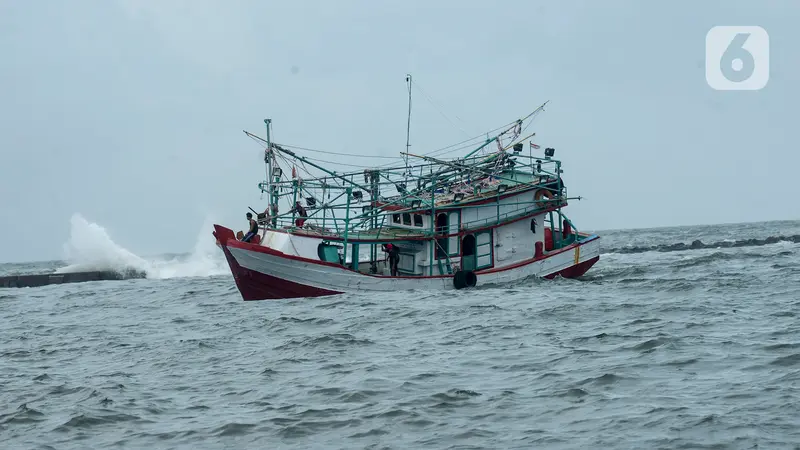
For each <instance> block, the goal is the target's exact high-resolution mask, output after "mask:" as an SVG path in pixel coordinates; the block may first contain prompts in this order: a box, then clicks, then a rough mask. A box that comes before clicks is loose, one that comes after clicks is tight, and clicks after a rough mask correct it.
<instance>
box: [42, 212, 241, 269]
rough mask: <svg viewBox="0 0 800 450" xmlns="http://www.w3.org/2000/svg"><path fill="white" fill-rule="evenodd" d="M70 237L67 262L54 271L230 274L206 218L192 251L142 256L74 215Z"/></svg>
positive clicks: (65, 245) (65, 258)
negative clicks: (149, 257)
mask: <svg viewBox="0 0 800 450" xmlns="http://www.w3.org/2000/svg"><path fill="white" fill-rule="evenodd" d="M70 224H71V231H70V238H69V240H68V241H67V243H66V244H64V261H65V262H66V263H67V264H68V265H67V266H65V267H61V268H59V269H57V270H56V271H55V272H56V273H70V272H84V271H115V272H119V273H123V274H130V273H132V272H134V273H135V272H139V273H144V274H145V275H146V277H147V278H160V279H163V278H178V277H205V276H213V275H224V274H227V273H230V271H229V270H228V267H227V264H226V262H225V257H224V255H223V254H222V251H221V250H219V248H217V246H216V245H215V244H214V239H213V238H212V237H211V233H210V231H209V230H211V229H212V225H213V223H212V221H211V220H208V219H207V220H206V221H205V223H204V224H203V227H202V228H201V230H200V233H199V235H198V237H197V242H196V244H195V247H194V249H193V250H192V251H191V253H189V254H186V255H179V256H172V257H162V258H152V259H145V258H142V257H140V256H138V255H136V254H134V253H133V252H131V251H129V250H128V249H126V248H123V247H122V246H120V245H119V244H117V243H115V242H114V241H113V240H112V239H111V237H110V236H109V234H108V232H107V231H106V229H105V228H103V227H102V226H100V225H98V224H96V223H94V222H89V221H88V220H86V219H85V218H84V217H83V216H82V215H80V214H73V216H72V218H71V220H70Z"/></svg>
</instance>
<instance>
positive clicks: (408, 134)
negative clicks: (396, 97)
mask: <svg viewBox="0 0 800 450" xmlns="http://www.w3.org/2000/svg"><path fill="white" fill-rule="evenodd" d="M406 83H408V124H407V125H406V153H408V149H409V147H410V146H411V140H410V139H411V74H406ZM405 160H406V167H408V156H406V157H405Z"/></svg>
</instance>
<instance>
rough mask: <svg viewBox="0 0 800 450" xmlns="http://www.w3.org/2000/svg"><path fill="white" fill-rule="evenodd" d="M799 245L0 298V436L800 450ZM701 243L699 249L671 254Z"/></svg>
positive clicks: (683, 232) (23, 444)
mask: <svg viewBox="0 0 800 450" xmlns="http://www.w3.org/2000/svg"><path fill="white" fill-rule="evenodd" d="M797 225H798V224H790V225H789V226H787V228H786V230H788V231H784V229H781V230H779V231H778V232H774V231H773V230H772V229H773V228H775V227H776V226H775V225H770V226H769V227H768V228H767V227H765V228H763V229H762V228H759V226H758V225H747V229H746V230H744V231H745V232H743V231H742V229H743V228H744V227H742V226H739V227H738V228H736V227H726V226H721V227H716V228H703V227H690V228H686V229H676V230H670V231H669V235H668V237H666V238H663V237H660V234H661V233H662V231H658V232H653V231H630V232H625V233H617V234H616V235H615V234H613V233H609V234H607V235H606V236H605V237H604V238H605V242H607V243H608V244H607V245H608V247H609V248H610V249H612V250H614V252H609V253H606V254H604V255H603V256H601V258H600V261H599V262H598V263H597V265H596V266H595V267H593V268H592V270H591V271H590V272H589V273H588V274H587V275H586V276H585V277H584V278H582V279H569V280H568V279H555V280H552V281H543V280H530V281H525V282H521V283H517V284H515V285H514V286H497V287H484V288H483V289H480V290H475V291H463V293H462V295H440V293H436V292H422V291H414V292H387V293H381V294H379V295H374V294H356V295H340V296H333V297H325V298H317V299H296V300H289V301H266V302H243V301H242V300H241V297H240V296H239V293H238V291H237V290H236V288H235V286H234V284H233V280H231V279H228V278H215V277H198V278H192V279H188V278H180V277H176V278H172V279H170V280H134V281H131V282H119V283H91V284H90V283H86V284H74V285H56V286H47V287H44V288H40V289H21V290H15V291H13V294H8V295H6V293H4V296H0V299H2V306H3V308H2V312H0V314H2V318H3V319H4V322H3V323H4V324H5V326H4V327H0V360H2V361H8V364H0V382H1V383H2V386H3V389H0V435H2V437H3V444H4V445H5V446H7V447H8V448H51V447H57V448H59V449H62V448H64V449H79V448H86V447H87V445H88V446H90V447H97V448H115V447H123V448H124V447H131V448H147V447H151V448H167V447H168V448H176V449H181V450H182V449H195V448H264V447H269V448H306V447H315V448H442V449H455V448H569V449H572V448H575V449H578V448H581V449H583V448H692V449H694V448H795V447H796V445H797V442H800V429H798V427H797V423H796V422H797V420H796V417H800V392H798V391H797V390H796V389H793V386H795V385H797V383H798V382H800V339H798V336H799V335H800V326H799V325H798V322H797V317H798V313H797V311H800V300H798V299H800V269H798V267H800V252H799V251H798V247H797V246H796V239H795V238H794V236H796V231H795V230H796V229H797ZM90 228H93V227H90ZM95 230H96V229H95ZM204 231H206V232H205V233H204V234H208V233H207V230H204ZM715 233H719V234H715ZM202 234H203V233H201V236H202ZM687 236H689V237H690V238H687ZM731 236H739V237H737V238H734V239H730V237H731ZM695 237H702V238H703V240H704V241H705V242H711V243H712V244H705V243H703V242H701V243H699V244H695V245H694V247H695V248H686V249H685V250H690V251H686V252H684V253H681V252H680V251H678V250H673V251H671V250H670V249H672V248H675V244H674V243H675V242H678V241H680V240H681V239H684V238H687V239H689V241H688V242H689V243H687V244H685V245H686V246H687V247H692V244H691V241H692V240H693V239H694V238H695ZM745 237H746V238H745ZM787 237H788V238H787ZM203 238H204V239H205V237H203ZM750 238H752V239H750ZM658 239H663V240H661V241H659V240H658ZM208 240H209V241H210V240H211V239H208ZM79 241H80V240H79V239H76V240H75V242H76V243H77V242H79ZM782 241H785V242H787V243H786V244H781V242H782ZM88 242H93V241H92V239H88ZM627 242H635V243H636V245H635V247H636V248H635V249H633V250H634V251H631V247H629V246H627V245H626V243H627ZM720 242H725V244H718V243H720ZM770 244H774V245H770ZM88 247H91V246H88ZM718 247H722V248H718ZM107 248H108V247H107ZM112 248H113V247H112ZM624 248H627V249H628V251H618V249H624ZM637 249H638V250H637ZM659 249H661V250H659ZM101 253H102V252H101ZM120 254H122V253H120ZM171 259H173V258H172V257H167V258H163V261H170V260H171ZM111 260H112V261H119V260H120V259H114V258H111ZM123 261H124V260H123ZM145 262H146V263H147V264H153V262H152V261H145ZM195 273H202V271H198V272H195ZM156 274H157V273H156ZM161 274H162V275H163V274H165V272H161ZM87 443H90V444H87ZM265 443H266V444H265Z"/></svg>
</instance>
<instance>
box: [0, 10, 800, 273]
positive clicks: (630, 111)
mask: <svg viewBox="0 0 800 450" xmlns="http://www.w3.org/2000/svg"><path fill="white" fill-rule="evenodd" d="M799 20H800V2H796V1H792V0H784V1H778V0H774V1H769V2H767V1H756V0H751V1H731V0H724V1H697V0H686V1H682V2H650V1H633V0H630V1H622V0H619V1H602V2H600V1H570V2H567V1H542V0H519V1H498V2H485V1H482V2H478V1H469V0H466V1H465V0H438V1H429V0H420V1H411V0H404V1H380V2H377V1H374V0H361V1H350V0H342V1H336V2H329V1H322V0H319V1H313V2H312V1H291V2H290V1H281V2H274V1H263V0H252V1H250V0H236V1H230V2H222V1H210V0H208V1H205V0H204V1H197V0H193V1H188V0H186V1H178V0H129V1H122V0H119V1H116V0H115V1H102V0H95V1H89V0H80V1H70V2H59V1H40V2H30V1H16V0H0V57H2V62H0V261H30V260H42V259H54V258H60V257H61V256H62V245H63V244H64V242H65V241H66V240H67V239H68V238H69V231H70V230H69V227H70V217H71V215H72V214H73V213H76V212H77V213H80V214H82V215H83V216H84V217H86V218H87V219H88V220H90V221H93V222H97V223H99V224H100V225H102V226H104V227H106V229H107V230H108V231H109V233H110V234H111V237H112V238H113V239H114V240H115V241H116V242H118V243H119V244H121V245H123V246H124V247H126V248H128V249H130V250H131V251H133V252H134V253H137V254H156V253H162V252H181V251H189V250H190V249H191V248H192V246H193V245H194V243H195V241H196V239H197V235H198V232H199V231H200V227H201V226H202V223H203V221H204V219H205V218H206V217H208V216H211V217H213V218H214V219H215V220H217V221H219V222H221V223H224V224H226V225H228V226H231V227H232V228H234V229H243V228H245V227H246V223H245V218H244V213H245V212H246V211H247V206H253V207H254V208H255V209H257V210H261V209H263V208H264V207H265V201H264V200H260V192H259V191H258V189H257V183H258V182H259V181H261V180H262V178H263V173H264V167H263V159H262V150H261V148H260V147H259V146H258V145H257V144H256V143H254V142H253V141H252V140H250V139H249V138H247V137H246V136H245V135H244V134H243V133H242V130H243V129H246V130H248V131H252V132H256V133H258V134H260V135H263V134H264V127H263V119H264V118H266V117H271V118H272V119H273V123H274V132H275V139H276V140H277V141H278V142H281V143H286V144H292V145H297V146H303V147H310V148H319V149H327V150H333V151H345V152H350V153H362V154H364V155H396V154H397V153H398V152H399V151H402V150H403V149H404V147H405V128H406V107H407V103H406V102H407V92H406V85H405V75H406V73H409V72H410V73H411V74H412V75H413V77H414V80H415V81H416V82H417V83H418V85H419V86H420V87H421V88H422V89H424V91H425V92H426V93H427V94H428V95H429V96H430V97H431V98H432V99H433V100H434V101H435V102H436V105H437V106H438V107H439V108H440V109H441V111H443V112H444V113H445V114H446V115H447V117H448V118H449V119H450V120H449V121H448V120H446V119H445V118H444V117H442V115H441V114H440V112H439V111H438V110H437V109H436V108H434V107H433V106H432V105H431V103H430V102H428V101H427V100H426V99H425V97H424V96H421V95H419V94H417V93H415V95H416V97H415V101H414V112H413V119H412V137H411V141H412V150H413V151H417V152H424V151H426V150H433V149H436V148H439V147H441V146H444V145H447V144H450V143H455V142H458V141H461V140H463V139H465V133H467V134H468V135H470V136H475V135H479V134H481V133H483V132H485V131H487V130H489V129H492V128H495V127H497V126H500V125H502V124H505V123H508V122H510V121H512V120H514V119H516V118H517V117H519V116H521V115H524V114H526V113H527V112H529V111H532V110H533V109H534V108H536V107H537V106H538V105H540V104H541V103H543V102H545V101H546V100H550V101H551V103H550V105H549V107H548V108H547V109H546V111H545V113H544V114H542V115H540V116H539V118H538V119H537V121H536V122H535V131H536V132H537V136H538V141H537V142H538V143H540V144H541V145H542V148H544V146H551V147H555V148H556V156H557V157H559V158H560V159H562V160H563V161H564V164H565V173H564V177H565V181H566V183H567V185H568V186H569V193H570V195H581V196H583V197H584V200H582V201H580V202H577V201H575V202H573V203H572V204H571V205H570V206H569V208H568V209H567V213H568V215H569V216H570V217H571V218H572V219H573V220H574V221H575V222H576V225H577V226H578V227H579V228H580V229H584V230H599V229H608V228H628V227H657V226H669V225H683V224H705V223H724V222H743V221H748V222H749V221H760V220H774V219H799V218H800V201H798V200H797V198H798V195H800V180H799V178H800V176H798V173H800V172H799V171H800V156H798V149H797V144H796V142H797V137H796V135H795V134H791V135H790V131H796V130H797V129H798V120H800V119H799V117H800V116H798V114H797V112H796V111H797V105H798V104H800V88H799V87H798V83H800V75H799V74H798V69H800V60H799V59H798V51H797V49H798V45H800V30H798V26H797V24H798V21H799ZM716 25H759V26H761V27H763V28H764V29H765V30H766V31H767V32H768V33H769V38H770V78H769V82H768V84H767V86H766V87H765V88H764V89H762V90H759V91H717V90H714V89H711V88H710V87H709V86H708V85H707V83H706V77H705V71H704V70H705V63H704V58H705V39H706V33H707V32H708V30H709V29H710V28H711V27H713V26H716ZM451 122H453V123H454V124H455V125H456V126H454V125H453V124H452V123H451ZM350 162H352V161H350ZM361 162H363V163H364V164H370V163H375V164H382V163H385V162H386V161H385V160H374V159H373V160H370V159H367V158H364V159H363V161H361ZM340 169H342V168H340ZM345 169H346V168H345ZM207 231H208V237H209V239H212V237H211V234H210V233H211V230H210V229H209V230H207Z"/></svg>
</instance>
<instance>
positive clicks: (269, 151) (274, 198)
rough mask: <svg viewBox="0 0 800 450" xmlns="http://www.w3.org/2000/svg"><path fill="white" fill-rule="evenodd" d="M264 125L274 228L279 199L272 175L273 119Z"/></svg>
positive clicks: (271, 214)
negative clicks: (271, 129) (271, 137)
mask: <svg viewBox="0 0 800 450" xmlns="http://www.w3.org/2000/svg"><path fill="white" fill-rule="evenodd" d="M264 125H265V126H266V127H267V150H266V151H265V152H264V159H266V160H267V161H266V163H267V189H268V190H269V210H270V212H269V215H270V216H271V217H273V218H272V226H273V227H274V226H276V223H277V219H276V218H275V217H274V216H275V211H277V210H278V199H277V196H276V195H275V194H276V193H275V192H274V191H276V190H277V186H274V185H273V184H272V174H273V167H272V159H273V158H272V141H271V140H270V128H271V127H272V119H264Z"/></svg>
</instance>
